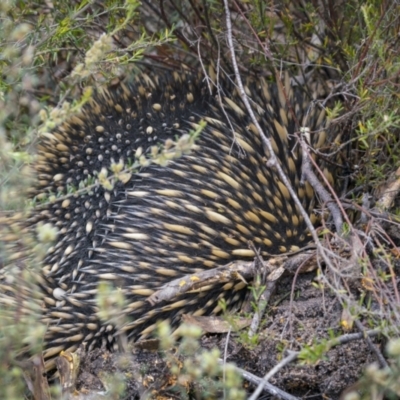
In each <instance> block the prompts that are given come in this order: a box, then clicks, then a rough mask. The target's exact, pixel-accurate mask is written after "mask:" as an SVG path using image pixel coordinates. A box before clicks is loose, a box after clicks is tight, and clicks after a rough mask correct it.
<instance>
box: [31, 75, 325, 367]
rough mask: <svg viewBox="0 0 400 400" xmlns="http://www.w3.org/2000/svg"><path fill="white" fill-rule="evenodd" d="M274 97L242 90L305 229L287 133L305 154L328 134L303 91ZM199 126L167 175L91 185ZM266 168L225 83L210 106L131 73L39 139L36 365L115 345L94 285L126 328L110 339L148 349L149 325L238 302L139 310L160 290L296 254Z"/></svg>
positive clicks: (299, 242) (307, 198)
mask: <svg viewBox="0 0 400 400" xmlns="http://www.w3.org/2000/svg"><path fill="white" fill-rule="evenodd" d="M211 86H212V85H211ZM285 90H286V94H284V93H283V91H282V90H280V89H279V88H278V86H277V85H275V84H268V83H267V82H266V80H265V79H264V78H257V79H256V78H251V79H248V80H247V81H246V91H247V94H248V95H249V97H250V99H251V103H252V106H253V108H254V110H255V112H256V115H257V118H258V122H259V123H260V125H261V127H262V129H263V130H264V132H265V133H266V134H267V136H268V137H269V138H270V139H271V140H272V143H273V147H274V150H275V152H276V154H277V157H278V159H279V162H280V163H281V166H282V167H283V170H284V172H285V173H286V174H287V176H288V177H289V179H290V181H291V183H292V185H293V187H294V188H295V190H296V191H297V194H298V196H299V198H300V199H301V201H302V204H303V206H304V208H305V209H306V210H307V211H308V212H309V213H310V215H311V217H312V219H314V220H316V219H317V217H316V216H315V214H314V206H315V195H314V192H313V190H312V189H311V187H310V185H309V184H308V183H305V184H304V185H303V184H302V183H301V182H300V181H301V163H302V156H301V149H300V146H299V145H298V144H297V141H296V137H295V135H294V132H298V131H299V129H300V126H305V127H307V128H308V129H309V131H310V132H311V143H312V145H313V147H314V148H317V149H321V148H322V147H324V146H325V145H326V138H327V137H329V136H330V133H329V132H328V130H327V127H326V118H325V113H324V111H323V110H322V109H321V108H320V107H317V106H312V100H313V99H312V98H311V99H310V98H309V97H308V96H307V95H306V94H305V93H306V92H305V91H304V90H300V89H296V88H290V87H288V86H286V89H285ZM289 110H291V111H289ZM201 121H204V122H205V123H206V126H205V127H204V128H203V129H202V130H201V132H200V135H199V137H198V139H197V140H196V141H195V142H194V145H193V146H192V150H191V151H190V152H189V153H186V154H183V155H182V156H181V157H179V158H175V159H173V160H171V161H169V162H168V163H167V165H160V164H163V163H157V162H152V163H150V164H149V165H147V166H144V167H141V168H139V169H138V170H135V171H133V172H131V173H127V174H125V175H124V177H125V178H126V179H120V180H116V179H115V180H114V181H113V182H112V184H111V185H110V186H109V187H108V186H107V185H104V184H100V181H101V176H100V175H101V174H102V175H103V180H104V178H105V175H106V174H105V172H104V171H107V172H108V175H109V177H110V176H111V175H112V172H111V170H112V169H113V168H114V172H115V168H116V167H115V165H119V166H120V167H118V168H120V169H121V168H122V169H126V168H127V167H128V165H130V163H132V162H133V161H135V160H137V158H138V156H139V155H141V154H142V155H146V157H149V153H151V152H153V154H156V153H157V151H155V150H154V149H155V148H154V146H159V147H160V146H161V147H162V146H167V147H168V146H169V144H168V143H169V142H168V140H171V139H172V140H177V138H180V137H182V135H186V134H188V133H189V132H191V131H194V130H196V129H197V128H198V124H199V123H200V122H201ZM185 137H186V138H187V136H185ZM180 140H181V141H182V139H180ZM166 141H167V142H166ZM178 142H179V139H178ZM157 154H158V153H157ZM142 160H143V159H142ZM267 160H268V152H267V151H266V150H265V148H264V146H263V144H262V141H261V138H260V136H259V133H258V131H257V129H256V128H255V126H254V125H253V123H252V121H251V119H250V118H249V117H248V115H247V112H246V109H245V107H244V105H243V103H242V101H241V99H240V96H239V93H238V91H237V89H236V88H235V85H234V84H233V83H232V82H231V81H229V80H228V79H227V78H225V79H223V80H222V81H221V82H219V87H218V90H217V89H215V88H214V89H213V93H210V88H209V85H208V84H207V82H206V81H203V80H202V78H201V77H200V75H199V76H197V75H196V76H195V75H191V74H187V73H177V72H174V73H166V74H162V75H156V74H148V75H146V74H144V73H143V74H141V75H140V76H139V77H137V78H135V80H134V81H133V82H131V83H126V84H119V85H117V87H114V88H111V89H109V90H103V91H99V92H97V94H95V95H94V97H93V99H92V100H90V101H89V102H88V103H87V104H86V105H85V106H84V107H83V109H82V110H81V112H80V113H79V114H78V115H74V116H72V117H70V118H69V119H68V120H67V121H66V122H64V123H62V124H61V125H60V126H58V127H57V128H55V129H54V130H53V131H52V132H51V133H48V134H46V135H44V136H43V138H42V139H41V142H40V145H39V146H38V159H37V164H36V171H37V178H38V183H37V186H36V189H35V192H36V195H42V197H43V195H44V196H45V197H47V198H49V197H50V196H52V195H56V199H54V198H53V199H52V200H51V201H49V202H46V203H45V204H42V205H40V206H38V207H37V209H35V210H34V211H33V212H32V216H31V217H30V219H29V221H28V225H30V226H34V225H36V224H39V223H51V224H52V225H54V226H55V227H57V228H58V230H59V234H58V238H57V240H56V242H55V243H54V246H53V247H52V248H51V249H50V250H49V252H48V254H47V255H46V257H45V260H44V264H43V268H42V272H43V276H44V279H43V280H42V284H41V286H42V288H41V289H42V290H43V299H44V301H43V304H44V307H43V321H44V322H45V323H46V324H47V325H48V327H47V333H46V336H45V342H46V351H45V359H51V358H52V357H54V356H55V355H57V354H58V353H59V352H60V351H61V350H67V349H69V350H74V349H76V348H77V347H78V346H79V345H80V344H81V343H82V342H87V344H88V348H89V349H90V348H93V347H95V346H102V345H108V346H111V345H112V344H113V342H115V340H116V336H117V335H118V333H119V332H118V331H117V330H116V329H115V327H113V326H112V325H110V324H109V323H104V322H101V321H100V319H99V317H98V315H97V304H96V293H97V290H98V285H99V283H100V282H101V281H103V280H104V281H108V282H111V283H112V285H113V286H114V287H115V288H116V290H120V291H122V292H123V293H124V295H125V298H126V301H127V302H126V306H124V309H123V312H124V314H126V316H127V319H128V320H129V322H128V323H126V324H125V325H124V326H123V327H122V328H121V331H122V332H123V333H124V334H125V335H126V336H127V338H128V339H129V340H137V339H139V338H141V337H146V336H148V335H150V334H151V332H152V330H153V329H154V326H155V323H156V322H157V321H158V320H163V319H167V318H169V319H170V321H171V322H173V323H176V322H178V321H179V318H180V316H181V315H182V314H183V313H195V314H196V315H202V314H204V315H208V314H213V313H217V312H218V311H219V310H220V308H219V306H218V301H219V300H220V299H222V298H225V299H226V302H227V303H228V305H229V306H232V305H234V304H240V302H241V301H242V300H243V298H244V295H245V293H246V287H245V284H244V283H243V282H242V281H240V280H238V281H236V282H231V283H228V284H227V283H221V284H220V285H213V287H212V288H209V290H203V291H200V292H196V293H185V294H184V295H181V297H179V298H175V299H173V300H172V301H169V302H167V301H164V302H163V303H161V304H157V305H156V306H152V305H151V304H150V303H149V302H148V301H146V299H147V297H148V296H150V295H151V294H152V293H153V292H154V291H155V290H156V289H158V288H159V287H160V286H162V285H163V284H165V283H167V282H168V281H170V280H173V279H176V278H178V277H180V276H183V275H186V274H191V273H195V272H198V271H202V270H205V269H209V268H213V267H216V266H219V265H224V264H227V263H228V262H229V261H232V260H252V259H253V257H254V254H253V252H252V251H251V250H249V247H248V242H249V241H252V242H253V243H254V245H255V246H256V248H259V249H260V251H261V254H262V255H269V254H277V253H282V252H290V251H292V250H296V249H299V248H300V247H302V246H303V245H305V244H307V243H308V242H309V240H310V237H309V236H308V234H307V229H306V225H305V223H304V220H303V218H302V217H301V215H300V213H299V210H298V208H297V207H296V205H295V203H294V201H293V200H292V198H291V196H290V194H289V192H288V190H287V188H286V187H285V185H284V184H283V183H282V182H281V180H280V179H279V177H278V176H277V173H276V171H275V170H274V169H273V168H270V167H268V166H267V164H266V161H267ZM112 165H114V167H112ZM118 168H117V169H118ZM325 169H326V171H325V172H326V173H327V175H330V173H329V171H328V168H325ZM100 173H101V174H100ZM99 174H100V175H99ZM105 180H107V179H105ZM83 182H84V185H82V183H83ZM109 183H110V182H109ZM85 187H89V188H88V189H85ZM71 188H75V189H72V190H71ZM82 188H83V189H82ZM53 197H54V196H53Z"/></svg>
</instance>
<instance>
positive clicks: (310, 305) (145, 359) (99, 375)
mask: <svg viewBox="0 0 400 400" xmlns="http://www.w3.org/2000/svg"><path fill="white" fill-rule="evenodd" d="M314 277H315V273H308V274H303V275H300V276H298V277H297V280H296V285H295V292H294V294H295V296H294V301H293V303H292V304H290V293H291V286H292V282H293V276H285V277H283V279H281V282H280V283H279V284H278V287H277V290H276V294H275V295H274V296H273V297H272V299H271V301H270V304H271V305H270V307H269V309H268V310H267V315H266V317H265V322H264V326H263V327H262V329H261V333H260V338H259V344H258V345H257V346H256V347H253V348H249V346H245V345H243V344H241V341H240V339H239V338H238V334H231V336H230V339H229V344H228V351H227V361H229V362H233V363H235V364H236V365H237V366H239V367H240V368H242V369H244V370H246V371H248V372H251V373H253V374H255V375H257V376H259V377H262V376H264V375H265V374H266V373H267V372H268V371H269V370H270V369H271V368H273V367H274V366H275V365H276V364H277V363H278V362H279V361H280V360H281V359H282V357H284V354H285V353H284V350H286V349H290V350H294V351H296V350H300V348H302V347H304V345H306V344H307V345H311V344H313V343H315V342H316V341H320V340H321V339H329V337H330V336H329V332H331V333H332V334H334V335H335V337H337V336H340V335H342V334H345V333H346V332H343V330H342V329H341V328H340V319H341V312H342V311H341V306H340V304H339V302H338V301H337V299H336V297H335V295H334V294H332V293H329V291H324V292H323V293H322V292H321V291H320V290H319V289H317V288H315V287H314V286H312V281H313V278H314ZM226 337H227V335H226V334H214V335H205V336H203V337H202V339H201V346H202V347H204V348H206V349H211V348H213V347H215V346H216V347H218V348H219V349H220V351H221V354H224V348H225V344H226ZM375 340H376V339H375ZM378 347H379V344H378ZM374 361H376V359H375V358H374V355H373V354H372V352H371V351H370V349H369V347H368V344H367V343H366V342H365V341H364V340H356V341H353V342H350V343H347V344H343V345H338V346H336V347H334V348H332V349H331V350H330V351H329V352H328V353H327V355H326V357H325V358H324V360H323V361H319V362H317V363H316V364H315V365H300V363H299V362H293V363H291V364H290V365H288V366H286V367H284V368H283V369H282V370H281V371H280V372H278V374H277V375H275V376H274V377H273V378H272V379H271V380H270V383H272V384H273V385H275V386H277V387H279V388H280V389H282V390H284V391H285V392H287V393H290V394H291V395H293V396H296V397H299V398H303V399H339V398H340V394H341V393H342V392H343V390H345V389H346V388H348V387H349V386H351V385H353V384H354V383H355V382H356V381H357V379H358V378H359V377H360V375H361V373H362V371H363V368H365V366H367V365H368V364H370V363H372V362H374ZM110 374H111V375H113V376H114V378H112V379H110V377H109V378H106V377H107V375H110ZM118 377H119V378H118ZM118 379H120V380H124V381H125V384H126V389H125V391H124V394H123V395H122V396H120V397H119V398H121V399H142V398H146V395H148V396H150V398H157V399H175V398H176V399H180V398H185V397H186V398H196V395H195V393H196V385H187V386H185V387H182V386H181V387H179V386H177V385H176V379H175V377H174V376H172V375H171V373H170V372H169V368H168V365H167V363H166V361H165V360H164V359H163V358H162V357H161V356H160V355H159V354H158V353H157V352H154V351H149V350H142V349H138V348H135V349H134V350H133V352H132V353H130V354H129V355H125V356H123V357H121V356H120V355H117V354H110V353H107V352H102V351H94V352H92V353H90V354H88V355H86V356H84V357H82V360H81V368H80V373H79V377H78V380H77V389H78V392H79V393H80V395H81V396H84V397H81V398H85V399H88V398H96V395H95V394H96V393H97V394H99V391H104V390H105V387H107V386H109V385H108V384H107V383H106V382H114V383H115V382H117V381H118ZM174 385H175V386H174ZM244 385H245V388H246V390H247V392H248V393H249V394H251V393H252V392H253V391H254V390H255V386H254V385H253V384H249V383H248V382H245V383H244ZM90 394H92V395H94V396H95V397H90ZM74 398H75V397H74ZM113 398H114V397H113ZM260 398H263V399H269V398H273V397H272V396H271V395H269V394H268V393H266V392H264V394H263V395H262V397H260Z"/></svg>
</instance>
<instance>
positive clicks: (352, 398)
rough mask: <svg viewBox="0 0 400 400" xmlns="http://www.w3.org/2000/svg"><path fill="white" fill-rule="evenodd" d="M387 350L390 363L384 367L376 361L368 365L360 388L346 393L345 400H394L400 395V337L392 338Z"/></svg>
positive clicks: (359, 385)
mask: <svg viewBox="0 0 400 400" xmlns="http://www.w3.org/2000/svg"><path fill="white" fill-rule="evenodd" d="M386 351H387V354H388V356H389V358H390V365H389V366H388V367H387V368H383V369H381V368H379V366H378V365H377V364H376V363H374V364H371V365H370V366H368V367H367V369H366V370H365V372H364V376H363V377H362V378H361V379H360V381H359V383H358V385H357V386H358V387H359V390H358V391H357V392H356V391H353V392H350V393H348V394H346V396H345V397H344V399H345V400H378V399H382V398H385V399H389V400H391V399H393V400H394V399H398V398H399V397H400V381H399V376H400V339H392V340H391V341H390V342H389V343H388V345H387V347H386Z"/></svg>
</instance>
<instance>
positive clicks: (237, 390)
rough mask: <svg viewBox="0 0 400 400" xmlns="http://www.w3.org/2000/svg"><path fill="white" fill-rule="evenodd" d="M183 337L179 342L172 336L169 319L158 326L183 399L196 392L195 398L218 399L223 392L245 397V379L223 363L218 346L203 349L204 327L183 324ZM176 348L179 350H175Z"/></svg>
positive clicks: (236, 396)
mask: <svg viewBox="0 0 400 400" xmlns="http://www.w3.org/2000/svg"><path fill="white" fill-rule="evenodd" d="M179 334H180V335H181V340H180V343H179V345H178V344H177V343H176V341H175V340H176V339H175V337H174V336H173V335H172V332H171V328H170V326H169V324H168V322H166V321H164V322H162V323H160V324H159V325H158V337H159V340H160V348H161V349H163V350H164V357H165V359H166V360H167V363H168V365H169V366H170V371H171V373H172V374H173V375H174V376H175V377H176V384H175V386H174V387H173V388H172V390H173V391H174V392H177V393H179V398H180V399H186V398H189V392H193V394H194V396H195V398H196V399H216V398H221V394H222V393H223V394H224V397H225V398H226V399H235V400H241V399H245V398H246V394H245V391H244V390H243V389H242V379H241V377H240V375H239V374H238V372H237V371H236V370H235V368H234V366H233V365H230V364H225V365H222V364H221V363H220V361H219V359H220V352H219V350H218V349H212V350H204V349H201V348H200V344H199V338H200V336H201V330H200V329H199V328H198V327H195V326H191V325H186V324H183V325H182V326H181V327H180V328H179ZM175 347H177V351H176V352H175V351H173V349H174V348H175Z"/></svg>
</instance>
